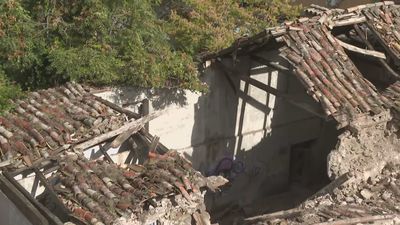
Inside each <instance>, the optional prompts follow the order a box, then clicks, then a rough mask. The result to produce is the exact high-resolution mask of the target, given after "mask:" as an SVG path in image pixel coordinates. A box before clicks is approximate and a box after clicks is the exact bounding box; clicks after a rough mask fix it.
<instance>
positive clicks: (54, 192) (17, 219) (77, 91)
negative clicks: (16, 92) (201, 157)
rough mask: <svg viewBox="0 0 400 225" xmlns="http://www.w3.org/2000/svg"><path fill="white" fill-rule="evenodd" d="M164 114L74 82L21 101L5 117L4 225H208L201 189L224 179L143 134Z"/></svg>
mask: <svg viewBox="0 0 400 225" xmlns="http://www.w3.org/2000/svg"><path fill="white" fill-rule="evenodd" d="M158 114H159V113H152V114H149V115H147V116H141V115H140V114H138V113H135V112H132V111H129V110H126V109H123V108H121V107H119V106H117V105H114V104H112V103H110V102H108V101H105V100H103V99H101V98H99V97H96V96H94V95H93V94H91V93H90V92H89V88H83V87H82V86H81V85H79V84H76V83H68V84H66V85H65V86H61V87H58V88H52V89H47V90H40V91H37V92H32V93H29V94H28V96H27V98H25V99H20V100H16V101H15V104H14V108H13V110H11V111H10V112H9V113H7V114H5V115H3V116H1V117H0V153H1V163H0V165H1V170H2V175H1V176H0V190H1V192H0V193H1V195H0V196H1V199H2V200H1V204H0V214H1V216H0V221H1V222H0V223H1V224H4V225H6V224H10V225H13V224H21V225H22V224H27V225H28V224H32V225H35V224H38V225H39V224H40V225H44V224H64V223H73V224H95V225H101V224H209V215H208V213H207V212H206V211H205V205H204V199H203V197H204V190H205V188H207V187H209V188H212V189H215V188H216V187H217V186H218V185H217V186H215V184H217V183H218V182H221V180H218V179H214V180H212V179H213V178H211V179H206V178H204V177H203V176H202V175H201V174H200V173H199V172H197V171H195V170H194V169H193V168H192V166H191V163H190V162H188V161H186V160H185V159H184V158H182V157H181V156H180V155H179V154H178V153H177V152H175V151H169V149H167V148H166V147H165V146H164V145H163V144H161V143H159V138H158V137H154V136H152V135H151V134H149V133H148V132H147V130H146V129H144V128H143V127H144V126H145V124H146V122H148V121H149V120H151V119H152V118H154V117H156V116H157V115H158ZM214 178H215V177H214ZM222 182H224V180H223V179H222ZM222 184H223V183H222Z"/></svg>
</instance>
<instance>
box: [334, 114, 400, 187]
mask: <svg viewBox="0 0 400 225" xmlns="http://www.w3.org/2000/svg"><path fill="white" fill-rule="evenodd" d="M391 119H392V116H391V115H390V112H389V111H385V112H382V113H381V114H380V115H377V116H375V117H370V116H366V117H364V118H359V119H357V120H356V121H355V122H353V123H352V125H351V126H350V129H349V130H347V131H345V132H344V133H343V134H341V135H340V136H339V142H338V143H337V146H336V149H335V150H334V151H332V152H331V153H330V154H329V156H328V175H329V177H330V178H331V179H336V178H338V177H339V176H340V175H343V174H345V173H348V172H349V173H351V175H353V177H354V178H356V179H359V180H367V179H368V178H370V177H375V176H376V175H377V174H379V173H380V172H381V170H382V169H383V168H384V167H385V165H387V164H388V163H390V162H393V163H398V162H399V160H400V157H399V156H400V154H399V153H400V152H399V151H400V140H399V139H398V137H397V135H396V134H395V130H393V129H388V121H391Z"/></svg>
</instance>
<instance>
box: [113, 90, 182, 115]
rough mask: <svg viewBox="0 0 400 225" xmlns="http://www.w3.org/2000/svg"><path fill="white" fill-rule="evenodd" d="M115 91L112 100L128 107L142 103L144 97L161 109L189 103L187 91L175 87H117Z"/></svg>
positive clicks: (157, 108)
mask: <svg viewBox="0 0 400 225" xmlns="http://www.w3.org/2000/svg"><path fill="white" fill-rule="evenodd" d="M114 92H115V93H114V95H112V98H111V99H110V100H111V102H114V103H116V104H118V105H122V106H123V107H127V108H130V107H132V106H135V105H140V103H141V102H142V100H144V99H149V100H150V102H151V104H152V108H153V109H154V110H161V109H164V108H166V107H168V106H169V105H172V104H174V105H177V106H180V107H182V106H185V105H186V104H187V101H186V100H187V99H186V92H185V91H184V90H181V89H175V88H157V89H156V88H153V89H148V88H138V87H116V89H115V91H114Z"/></svg>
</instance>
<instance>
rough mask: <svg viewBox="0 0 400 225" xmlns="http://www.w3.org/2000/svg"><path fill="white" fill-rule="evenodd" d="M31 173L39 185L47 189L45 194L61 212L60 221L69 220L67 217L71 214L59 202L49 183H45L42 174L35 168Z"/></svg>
mask: <svg viewBox="0 0 400 225" xmlns="http://www.w3.org/2000/svg"><path fill="white" fill-rule="evenodd" d="M33 171H34V172H35V174H36V177H38V178H39V180H40V183H42V185H43V186H44V187H45V188H46V189H47V193H48V194H49V195H50V198H51V199H52V200H53V202H54V203H55V204H56V205H57V209H59V210H61V212H62V218H60V219H61V220H62V221H64V222H66V221H68V219H69V215H70V214H71V212H70V211H69V210H68V209H67V208H66V207H65V205H64V204H63V203H62V202H61V200H60V199H59V198H58V197H57V194H56V193H55V192H54V189H53V187H52V186H51V185H49V183H47V180H46V177H45V176H44V175H43V173H42V172H40V170H39V169H38V168H36V167H34V168H33Z"/></svg>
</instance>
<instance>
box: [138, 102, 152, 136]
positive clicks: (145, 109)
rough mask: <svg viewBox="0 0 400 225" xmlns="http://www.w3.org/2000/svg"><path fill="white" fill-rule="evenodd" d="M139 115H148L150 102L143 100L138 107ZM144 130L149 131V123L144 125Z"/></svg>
mask: <svg viewBox="0 0 400 225" xmlns="http://www.w3.org/2000/svg"><path fill="white" fill-rule="evenodd" d="M140 114H141V116H142V117H144V116H147V115H149V114H150V101H149V99H147V98H146V99H143V101H142V105H141V106H140ZM144 129H146V130H149V122H147V123H146V124H145V125H144Z"/></svg>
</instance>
